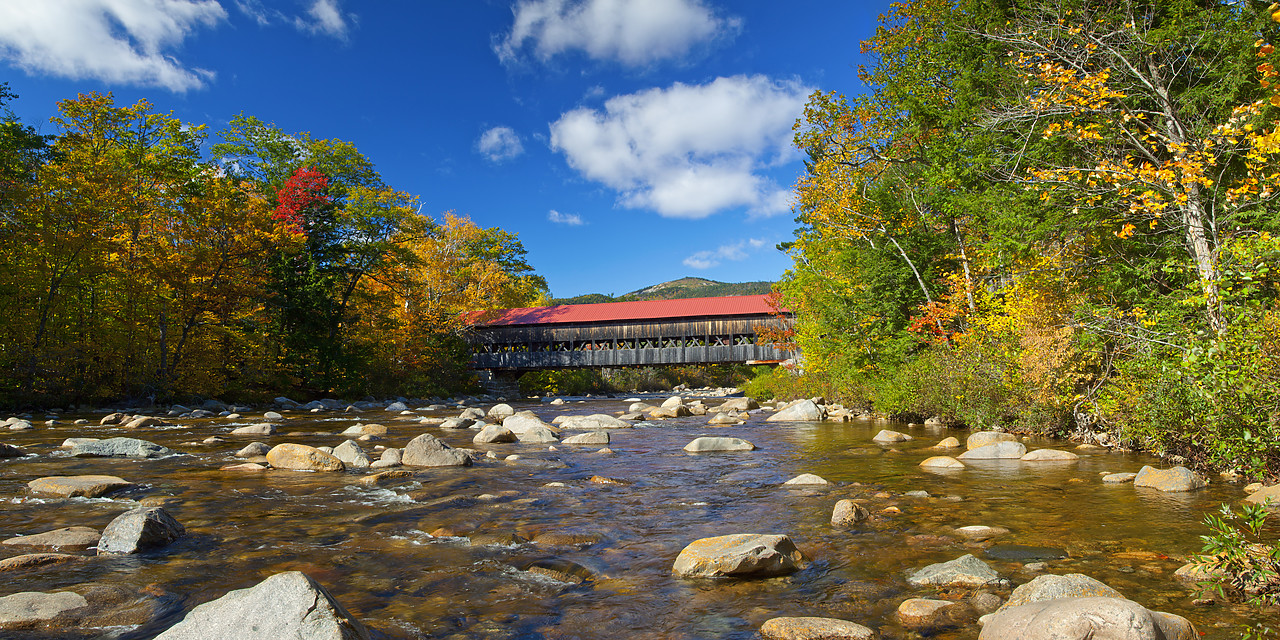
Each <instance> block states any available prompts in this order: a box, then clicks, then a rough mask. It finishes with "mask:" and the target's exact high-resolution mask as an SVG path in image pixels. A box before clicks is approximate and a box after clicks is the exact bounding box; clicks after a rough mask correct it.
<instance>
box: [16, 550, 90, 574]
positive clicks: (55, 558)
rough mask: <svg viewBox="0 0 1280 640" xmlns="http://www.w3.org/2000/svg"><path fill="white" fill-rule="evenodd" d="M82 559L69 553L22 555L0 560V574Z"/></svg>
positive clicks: (82, 558)
mask: <svg viewBox="0 0 1280 640" xmlns="http://www.w3.org/2000/svg"><path fill="white" fill-rule="evenodd" d="M84 558H85V557H84V556H77V555H72V554H70V553H24V554H22V555H20V556H13V557H12V558H5V559H4V560H0V572H4V571H21V570H24V569H35V568H37V567H44V566H48V565H51V564H61V563H63V562H74V561H76V560H84Z"/></svg>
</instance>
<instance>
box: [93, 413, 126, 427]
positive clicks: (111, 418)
mask: <svg viewBox="0 0 1280 640" xmlns="http://www.w3.org/2000/svg"><path fill="white" fill-rule="evenodd" d="M126 417H127V416H125V415H124V414H123V413H109V414H107V415H105V416H102V419H101V420H99V421H98V424H100V425H103V426H106V425H109V424H120V423H121V422H123V421H124V419H125V418H126Z"/></svg>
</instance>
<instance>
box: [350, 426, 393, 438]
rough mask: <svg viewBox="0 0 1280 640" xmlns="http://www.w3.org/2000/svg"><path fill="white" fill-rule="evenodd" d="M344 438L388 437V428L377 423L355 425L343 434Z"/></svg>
mask: <svg viewBox="0 0 1280 640" xmlns="http://www.w3.org/2000/svg"><path fill="white" fill-rule="evenodd" d="M342 435H344V436H357V437H359V436H385V435H387V427H386V426H385V425H381V424H377V423H369V424H354V425H351V426H350V427H347V428H346V429H345V430H344V431H343V432H342Z"/></svg>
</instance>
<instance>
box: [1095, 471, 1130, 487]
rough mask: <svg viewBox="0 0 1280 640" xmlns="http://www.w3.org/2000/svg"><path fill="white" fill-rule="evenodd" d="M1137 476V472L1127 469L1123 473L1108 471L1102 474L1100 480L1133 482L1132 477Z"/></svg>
mask: <svg viewBox="0 0 1280 640" xmlns="http://www.w3.org/2000/svg"><path fill="white" fill-rule="evenodd" d="M1137 477H1138V474H1136V473H1132V472H1127V471H1126V472H1124V473H1108V474H1107V475H1105V476H1102V481H1103V482H1106V483H1107V484H1123V483H1126V482H1133V480H1134V478H1137Z"/></svg>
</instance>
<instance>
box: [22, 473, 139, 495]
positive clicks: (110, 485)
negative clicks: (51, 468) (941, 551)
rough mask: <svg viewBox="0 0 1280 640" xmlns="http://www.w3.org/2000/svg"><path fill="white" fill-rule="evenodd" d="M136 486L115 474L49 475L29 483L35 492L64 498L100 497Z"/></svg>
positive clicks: (28, 486) (28, 485) (29, 486)
mask: <svg viewBox="0 0 1280 640" xmlns="http://www.w3.org/2000/svg"><path fill="white" fill-rule="evenodd" d="M132 486H134V484H133V483H132V482H129V481H127V480H124V479H122V478H117V477H115V476H49V477H47V478H36V479H35V480H32V481H31V482H28V483H27V488H29V489H31V490H32V491H33V492H35V493H47V494H51V495H55V496H60V497H63V498H74V497H78V496H79V497H85V498H100V497H102V496H105V495H107V494H108V493H111V492H113V491H119V490H121V489H127V488H129V487H132Z"/></svg>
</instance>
